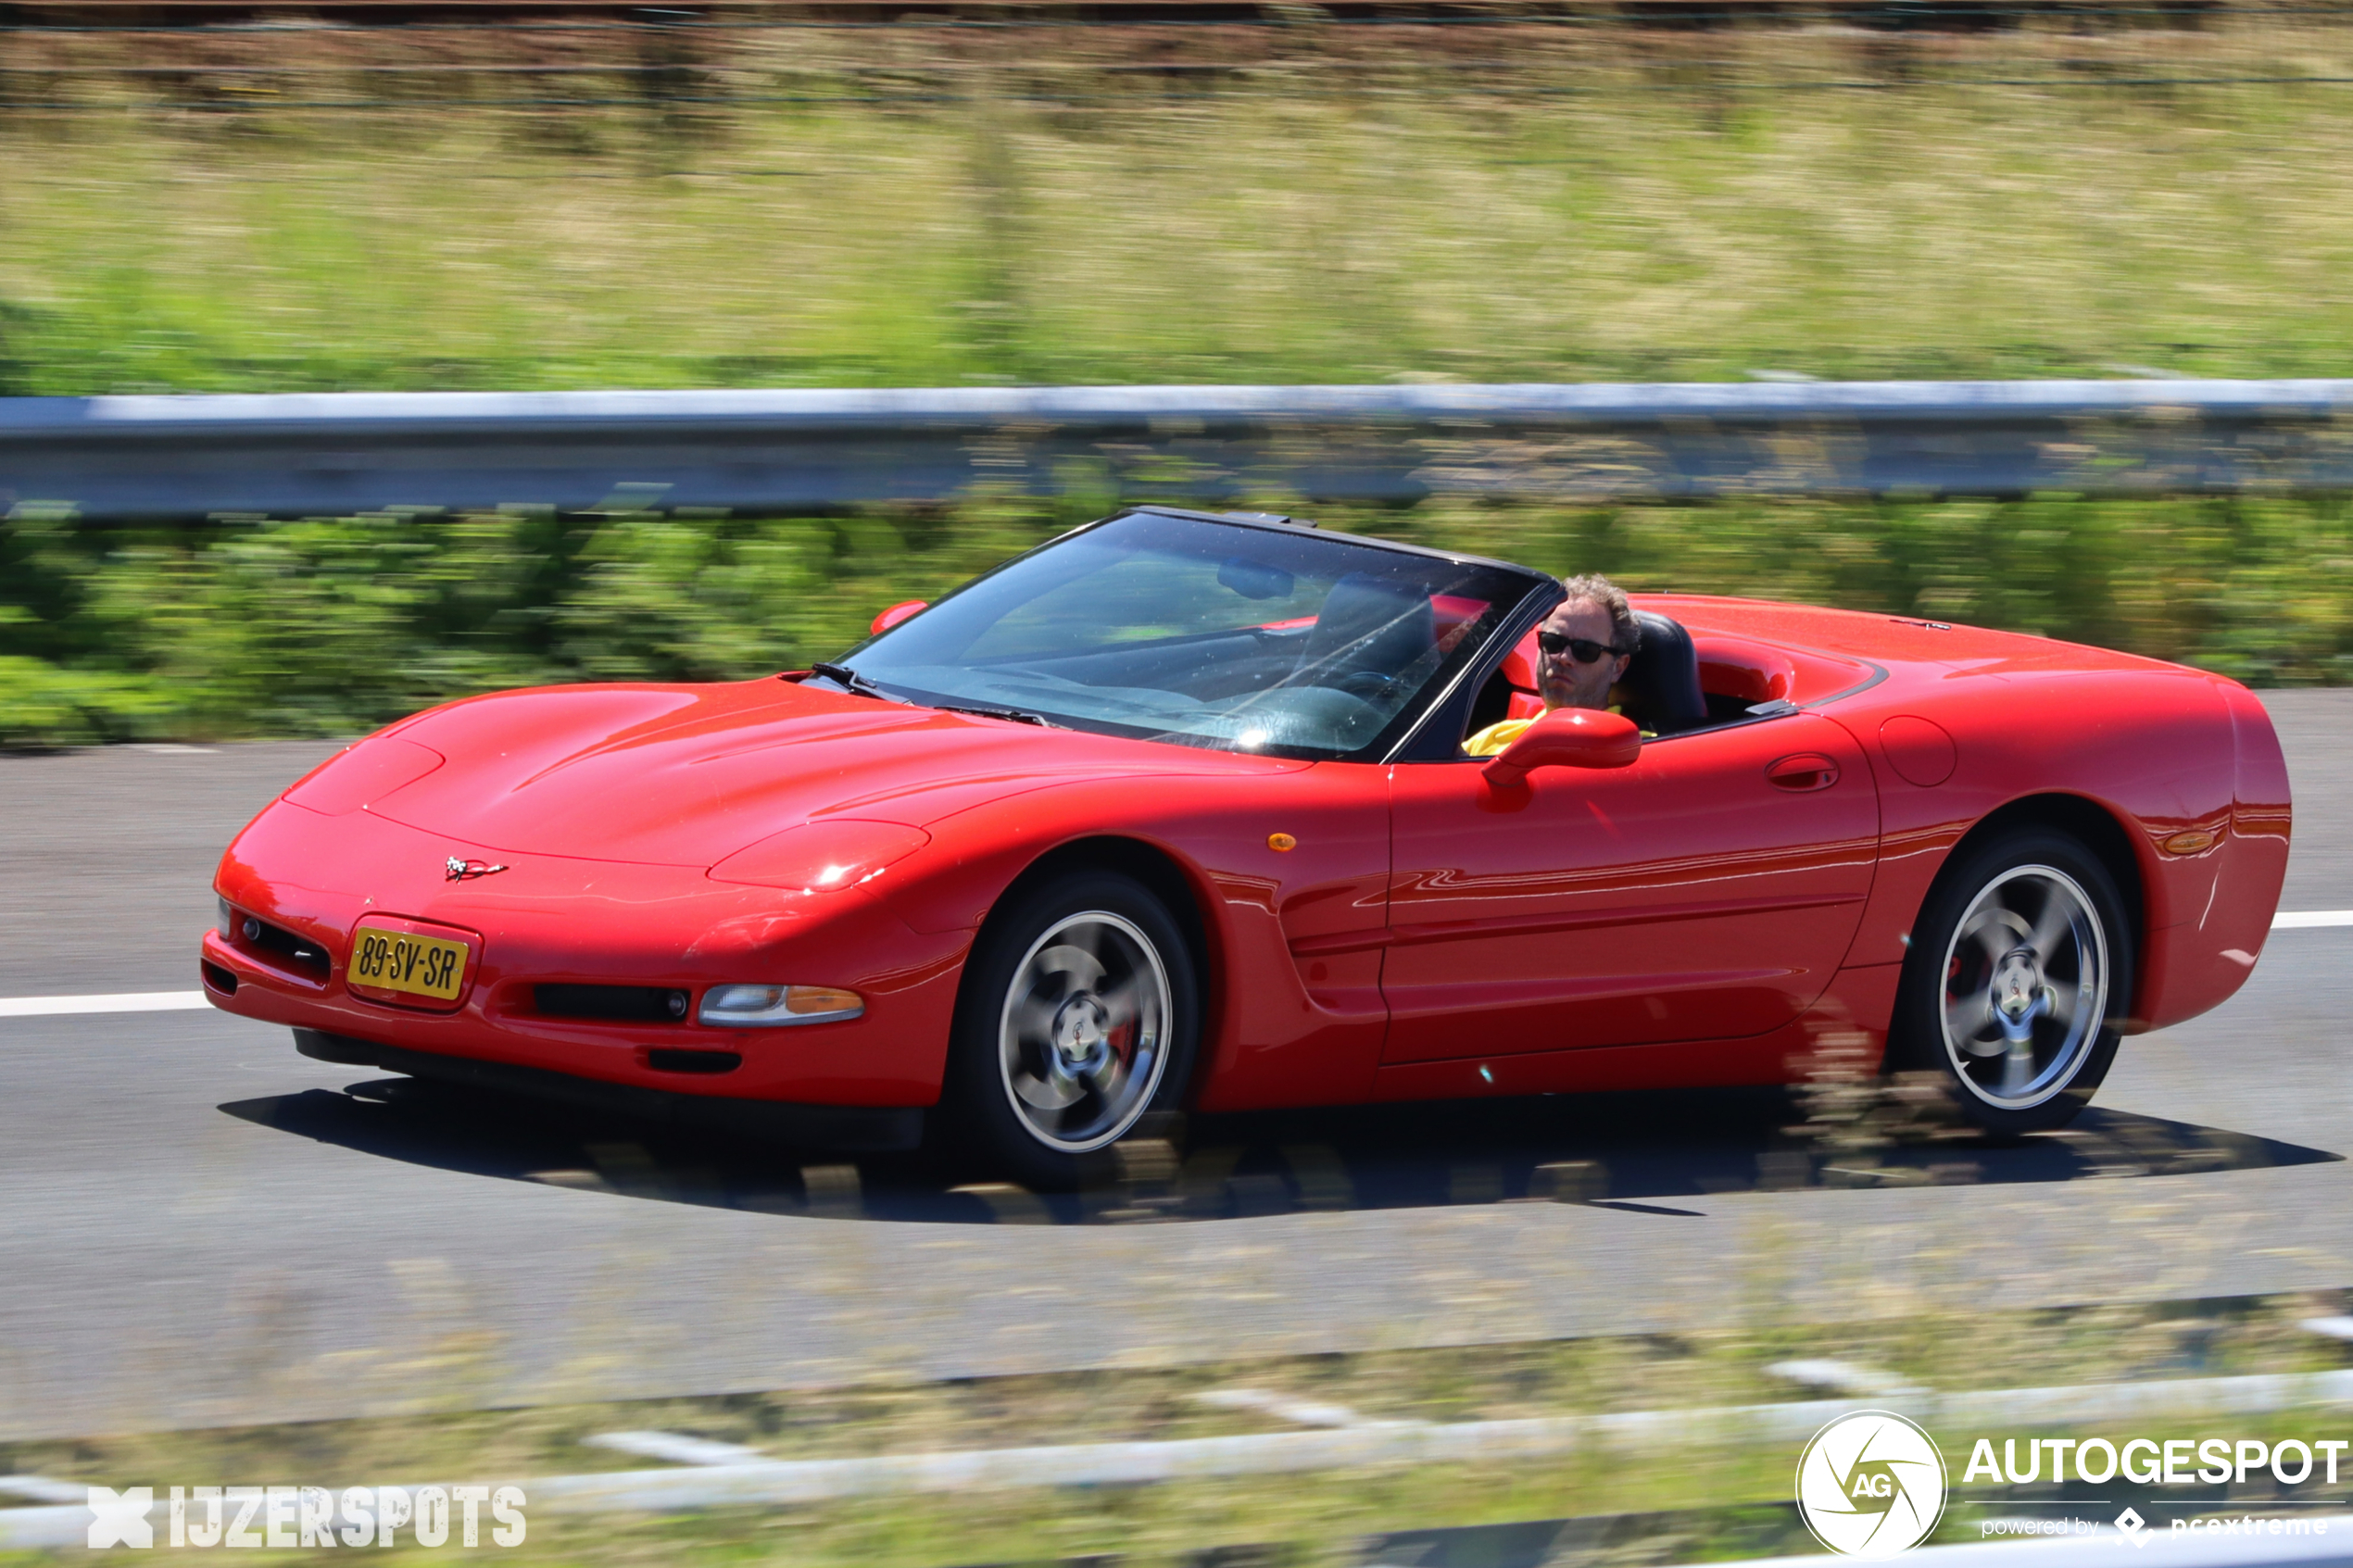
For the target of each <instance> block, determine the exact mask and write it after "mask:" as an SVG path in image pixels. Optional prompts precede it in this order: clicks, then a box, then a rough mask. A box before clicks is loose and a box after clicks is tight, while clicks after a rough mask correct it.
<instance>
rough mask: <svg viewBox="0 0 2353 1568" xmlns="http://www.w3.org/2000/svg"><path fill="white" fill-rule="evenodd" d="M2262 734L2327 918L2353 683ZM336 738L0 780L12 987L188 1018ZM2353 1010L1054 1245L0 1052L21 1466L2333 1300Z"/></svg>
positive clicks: (507, 1124) (1338, 1120)
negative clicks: (469, 1427)
mask: <svg viewBox="0 0 2353 1568" xmlns="http://www.w3.org/2000/svg"><path fill="white" fill-rule="evenodd" d="M2272 709H2273V712H2274V714H2275V715H2276V716H2277V718H2278V720H2279V721H2280V724H2281V728H2282V734H2283V736H2284V740H2285V742H2286V745H2287V747H2288V754H2289V761H2290V765H2291V768H2292V769H2293V771H2294V773H2295V780H2296V800H2297V813H2298V817H2297V824H2296V853H2295V858H2294V862H2293V865H2292V868H2291V871H2290V873H2289V883H2288V892H2287V897H2286V899H2285V901H2284V908H2287V909H2348V908H2353V785H2348V784H2347V783H2345V782H2344V781H2346V780H2347V778H2348V777H2353V771H2348V767H2347V764H2348V763H2349V762H2353V692H2348V693H2334V692H2331V693H2292V694H2284V695H2281V696H2278V697H2277V698H2276V699H2275V700H2274V701H2273V703H2272ZM331 749H332V747H329V746H321V745H293V744H289V745H271V746H238V747H230V748H222V749H219V750H209V751H208V750H172V749H137V748H132V749H121V750H112V751H106V752H77V753H69V754H62V755H55V756H36V757H10V758H5V759H0V803H5V804H0V997H10V996H35V995H55V994H61V993H80V992H119V991H148V990H177V989H187V988H191V987H193V986H194V985H195V958H194V953H195V934H196V933H197V932H199V931H200V930H201V929H202V928H203V926H204V925H205V923H206V922H207V921H208V918H209V914H210V909H211V900H210V896H209V894H208V891H207V884H208V876H209V872H210V870H211V866H212V863H213V860H214V859H215V858H216V857H217V855H218V853H219V851H220V847H221V845H222V844H223V843H225V842H226V840H227V838H228V837H229V835H230V834H232V833H233V831H234V830H235V828H236V827H237V825H238V824H239V823H240V822H242V821H243V820H244V819H245V816H246V815H248V814H249V813H250V812H251V811H252V810H254V809H258V807H259V805H260V804H261V803H262V802H263V801H265V800H266V799H267V798H268V797H270V795H271V793H272V792H273V791H274V790H275V789H277V788H278V787H280V786H282V785H283V784H284V783H285V782H287V781H288V780H290V779H291V778H293V777H294V776H295V775H296V774H297V773H299V772H300V771H303V770H304V769H305V768H306V767H308V765H309V764H310V763H311V762H312V761H313V760H315V759H318V758H320V757H322V756H324V755H325V754H326V753H327V752H328V751H329V750H331ZM2348 1020H2353V928H2348V929H2339V930H2327V929H2322V930H2311V931H2296V932H2283V933H2280V934H2278V935H2275V936H2274V937H2273V938H2272V942H2271V947H2269V948H2268V949H2267V951H2266V953H2265V954H2264V957H2263V961H2262V963H2261V965H2260V966H2259V968H2258V970H2257V971H2256V973H2255V975H2254V976H2253V978H2252V979H2251V980H2250V982H2249V984H2248V985H2247V987H2246V991H2245V992H2243V993H2242V994H2241V995H2240V996H2239V997H2237V998H2235V999H2234V1000H2233V1001H2232V1002H2231V1003H2230V1004H2229V1005H2228V1006H2226V1007H2224V1008H2222V1009H2221V1010H2219V1011H2217V1012H2215V1013H2213V1014H2211V1015H2209V1016H2208V1017H2207V1018H2204V1019H2200V1020H2197V1021H2195V1022H2192V1023H2190V1024H2187V1025H2184V1026H2183V1027H2180V1028H2177V1029H2172V1030H2169V1031H2166V1032H2164V1033H2162V1034H2159V1035H2150V1036H2146V1037H2144V1038H2141V1039H2137V1040H2133V1041H2130V1042H2128V1043H2127V1044H2126V1047H2125V1049H2124V1052H2123V1054H2122V1055H2121V1057H2120V1060H2119V1063H2118V1066H2117V1068H2116V1070H2115V1072H2114V1073H2112V1074H2111V1076H2110V1078H2109V1080H2108V1085H2107V1087H2106V1089H2105V1090H2104V1091H2103V1092H2102V1095H2101V1097H2100V1100H2099V1103H2098V1106H2097V1107H2096V1108H2095V1110H2094V1111H2093V1112H2092V1113H2090V1114H2089V1115H2088V1116H2087V1117H2086V1118H2085V1119H2084V1120H2083V1122H2082V1123H2079V1126H2078V1128H2076V1129H2073V1130H2071V1131H2070V1133H2069V1134H2067V1135H2060V1136H2057V1137H2052V1138H2044V1139H2036V1140H2032V1142H2031V1143H2030V1144H2029V1145H2028V1146H2027V1147H2023V1148H2011V1149H1995V1148H1984V1147H1982V1146H1979V1145H1976V1144H1973V1143H1969V1142H1966V1141H1963V1142H1950V1143H1936V1142H1931V1143H1924V1144H1918V1145H1906V1146H1903V1147H1899V1148H1894V1149H1892V1150H1889V1151H1886V1152H1885V1153H1884V1155H1883V1156H1882V1158H1883V1160H1884V1167H1883V1169H1882V1173H1881V1174H1880V1175H1877V1176H1870V1175H1848V1174H1845V1173H1843V1172H1844V1171H1846V1170H1849V1169H1852V1168H1853V1167H1854V1166H1855V1164H1856V1162H1855V1161H1854V1160H1851V1159H1844V1158H1843V1157H1840V1156H1836V1155H1833V1154H1829V1153H1825V1152H1822V1151H1821V1150H1820V1149H1819V1148H1817V1147H1816V1146H1813V1145H1810V1144H1808V1143H1806V1142H1805V1141H1804V1140H1797V1141H1794V1142H1793V1141H1792V1140H1791V1139H1789V1138H1787V1137H1785V1136H1783V1135H1781V1133H1780V1129H1782V1128H1783V1127H1785V1126H1788V1125H1790V1124H1791V1123H1793V1122H1795V1121H1798V1120H1800V1119H1802V1116H1803V1112H1804V1109H1805V1108H1804V1107H1803V1106H1802V1105H1801V1106H1796V1107H1793V1106H1792V1105H1791V1104H1790V1103H1788V1102H1787V1101H1785V1100H1784V1099H1782V1098H1780V1097H1778V1096H1774V1095H1759V1094H1707V1095H1698V1094H1685V1095H1646V1096H1615V1097H1606V1098H1596V1099H1591V1100H1586V1101H1581V1102H1571V1101H1545V1102H1535V1103H1530V1104H1503V1105H1499V1104H1495V1103H1487V1104H1482V1105H1478V1106H1472V1107H1452V1108H1402V1109H1390V1110H1382V1111H1378V1112H1372V1113H1354V1114H1346V1115H1340V1114H1323V1115H1315V1116H1287V1117H1257V1118H1235V1119H1229V1120H1226V1121H1221V1122H1218V1123H1211V1124H1207V1125H1203V1126H1200V1127H1198V1128H1197V1129H1196V1133H1197V1137H1196V1140H1195V1141H1196V1152H1195V1153H1194V1155H1193V1156H1192V1158H1191V1159H1190V1160H1189V1162H1188V1163H1187V1164H1186V1166H1185V1167H1184V1169H1183V1170H1182V1171H1181V1172H1180V1173H1176V1179H1175V1180H1168V1179H1164V1178H1165V1177H1166V1175H1167V1173H1155V1172H1151V1171H1140V1172H1139V1173H1138V1177H1139V1179H1138V1180H1137V1181H1136V1182H1135V1183H1132V1184H1130V1185H1126V1186H1125V1187H1121V1188H1117V1189H1114V1190H1113V1191H1111V1192H1109V1193H1107V1194H1104V1195H1101V1196H1099V1197H1097V1198H1092V1199H1090V1200H1089V1201H1088V1202H1087V1203H1085V1204H1079V1203H1076V1202H1073V1203H1067V1204H1061V1205H1058V1206H1056V1207H1053V1208H1049V1207H1048V1206H1045V1205H1041V1204H1039V1203H1038V1202H1037V1201H1036V1200H1031V1199H1025V1198H1021V1197H1020V1196H1018V1195H1007V1194H1002V1193H995V1194H992V1193H986V1192H981V1193H974V1192H951V1191H948V1190H946V1188H947V1186H948V1185H949V1184H950V1182H951V1181H952V1180H953V1179H954V1178H953V1176H952V1173H951V1174H949V1175H943V1174H941V1173H937V1172H932V1171H927V1170H925V1169H924V1168H922V1167H920V1166H916V1165H911V1164H910V1163H908V1162H907V1161H904V1160H899V1161H887V1160H885V1161H868V1162H866V1163H865V1164H864V1165H863V1166H862V1167H858V1168H848V1167H842V1166H812V1167H810V1168H807V1169H804V1168H803V1167H802V1165H801V1164H800V1163H799V1160H809V1159H812V1158H813V1157H809V1156H800V1157H794V1156H792V1155H790V1154H788V1153H783V1152H780V1151H777V1150H774V1149H767V1148H756V1147H747V1146H744V1145H740V1144H733V1143H729V1142H727V1141H725V1140H722V1139H714V1138H712V1137H711V1136H708V1135H699V1134H697V1135H682V1134H679V1133H676V1132H671V1131H665V1130H662V1129H660V1128H650V1127H645V1126H637V1125H631V1124H627V1123H611V1122H602V1121H598V1120H595V1119H591V1118H587V1117H582V1116H574V1115H572V1114H570V1113H565V1112H560V1111H544V1110H535V1109H531V1108H524V1107H519V1106H516V1105H513V1104H510V1103H508V1102H503V1101H497V1100H484V1099H474V1098H463V1097H459V1098H450V1097H448V1096H445V1095H440V1094H434V1093H431V1092H423V1091H421V1089H420V1087H419V1086H418V1085H410V1084H408V1083H407V1082H406V1081H405V1080H398V1079H391V1078H387V1077H386V1076H384V1075H383V1074H381V1073H369V1072H366V1071H364V1070H359V1069H351V1068H336V1067H332V1066H328V1065H325V1064H323V1063H318V1062H312V1061H309V1060H306V1059H304V1058H301V1057H298V1056H296V1054H295V1053H294V1050H293V1048H292V1047H291V1045H290V1043H289V1042H288V1041H287V1039H286V1037H285V1035H284V1034H283V1032H282V1031H278V1030H274V1029H270V1028H265V1027H262V1026H260V1025H258V1024H254V1023H249V1022H245V1021H242V1020H238V1019H233V1018H230V1017H227V1016H225V1015H221V1014H217V1013H211V1012H185V1013H149V1014H134V1015H111V1016H107V1015H101V1016H87V1017H58V1018H20V1019H0V1439H7V1438H22V1437H31V1436H66V1435H77V1434H86V1433H96V1432H105V1431H125V1430H133V1429H142V1428H156V1427H165V1426H185V1425H208V1424H228V1423H247V1422H260V1421H283V1420H295V1419H308V1418H319V1417H328V1416H337V1415H348V1414H359V1413H366V1412H371V1411H412V1410H417V1409H422V1408H430V1407H443V1406H453V1405H482V1404H491V1403H509V1402H519V1401H541V1400H556V1399H605V1398H631V1397H642V1396H653V1395H661V1394H679V1393H709V1392H719V1391H726V1390H736V1389H749V1388H766V1387H789V1386H812V1385H820V1384H833V1383H839V1382H845V1381H852V1380H862V1379H875V1378H883V1379H889V1378H912V1377H937V1376H972V1375H985V1374H998V1373H1010V1372H1026V1371H1042V1370H1051V1369H1063V1368H1074V1367H1083V1366H1100V1365H1113V1364H1136V1363H1151V1362H1166V1361H1193V1360H1211V1359H1214V1360H1227V1359H1234V1358H1239V1357H1243V1356H1250V1355H1271V1354H1284V1353H1295V1352H1308V1351H1328V1350H1344V1349H1365V1348H1395V1347H1401V1346H1408V1345H1424V1344H1449V1343H1476V1342H1486V1341H1498V1340H1506V1339H1516V1338H1523V1337H1530V1336H1555V1335H1579V1334H1595V1333H1614V1332H1635V1331H1679V1330H1696V1329H1705V1328H1708V1327H1711V1326H1720V1325H1723V1324H1726V1323H1731V1322H1733V1321H1736V1320H1740V1319H1748V1320H1752V1321H1754V1320H1759V1319H1762V1320H1766V1321H1780V1320H1786V1319H1790V1318H1793V1317H1805V1318H1811V1319H1819V1320H1825V1321H1833V1320H1839V1319H1851V1318H1856V1317H1861V1316H1883V1315H1890V1314H1903V1313H1909V1312H1918V1311H1953V1312H1959V1313H1971V1312H1977V1313H1984V1312H1998V1311H2005V1310H2008V1309H2014V1308H2019V1307H2026V1306H2036V1305H2055V1304H2060V1303H2065V1302H2072V1301H2082V1300H2090V1299H2106V1298H2116V1299H2121V1298H2181V1297H2195V1296H2210V1295H2232V1294H2240V1293H2250V1292H2263V1291H2281V1290H2295V1289H2316V1290H2318V1289H2335V1288H2337V1287H2341V1286H2353V1164H2348V1163H2347V1161H2346V1160H2345V1158H2344V1157H2345V1156H2346V1155H2347V1154H2348V1153H2353V1082H2348V1074H2347V1071H2346V1069H2347V1065H2348V1063H2347V1057H2348V1054H2349V1053H2348V1050H2347V1045H2346V1042H2345V1038H2344V1036H2345V1024H2346V1022H2347V1021H2348ZM1833 1167H1835V1168H1833ZM1841 1184H1855V1185H1841ZM1531 1194H1532V1195H1534V1196H1536V1197H1538V1198H1545V1197H1550V1198H1554V1199H1560V1198H1573V1199H1581V1201H1558V1200H1554V1201H1514V1199H1524V1198H1528V1197H1529V1196H1530V1195H1531ZM1147 1221H1158V1222H1161V1223H1144V1222H1147Z"/></svg>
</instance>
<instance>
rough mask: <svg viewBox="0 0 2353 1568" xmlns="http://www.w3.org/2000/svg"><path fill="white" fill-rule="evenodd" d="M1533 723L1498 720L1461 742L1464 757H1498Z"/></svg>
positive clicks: (1612, 708) (1645, 734)
mask: <svg viewBox="0 0 2353 1568" xmlns="http://www.w3.org/2000/svg"><path fill="white" fill-rule="evenodd" d="M1609 710H1610V711H1611V712H1612V713H1616V712H1617V711H1618V709H1617V705H1616V704H1614V703H1613V704H1612V705H1611V706H1610V709H1609ZM1542 717H1543V715H1542V714H1541V713H1540V714H1538V715H1537V718H1539V719H1541V718H1542ZM1534 722H1536V720H1535V719H1502V720H1498V721H1496V722H1494V723H1492V724H1490V725H1488V726H1487V728H1485V729H1483V730H1481V731H1479V732H1478V734H1475V735H1473V736H1471V737H1470V739H1468V740H1466V741H1465V742H1463V752H1464V755H1466V756H1469V757H1500V756H1502V755H1503V752H1504V747H1505V746H1509V745H1511V744H1512V742H1514V741H1516V740H1517V739H1519V733H1520V732H1521V731H1522V730H1525V729H1526V728H1528V726H1529V725H1530V724H1533V723H1534ZM1642 738H1643V739H1644V740H1655V739H1656V738H1657V737H1656V736H1655V735H1654V734H1651V732H1650V731H1648V730H1644V731H1643V732H1642Z"/></svg>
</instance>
